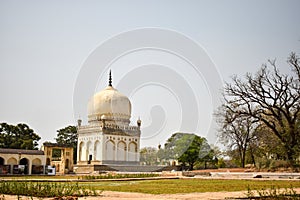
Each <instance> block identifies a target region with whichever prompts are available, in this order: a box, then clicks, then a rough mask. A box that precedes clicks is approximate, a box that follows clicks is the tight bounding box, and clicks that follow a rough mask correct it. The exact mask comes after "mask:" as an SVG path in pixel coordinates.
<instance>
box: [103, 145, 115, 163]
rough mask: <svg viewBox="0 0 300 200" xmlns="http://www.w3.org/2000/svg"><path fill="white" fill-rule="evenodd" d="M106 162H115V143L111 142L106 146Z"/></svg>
mask: <svg viewBox="0 0 300 200" xmlns="http://www.w3.org/2000/svg"><path fill="white" fill-rule="evenodd" d="M105 150H106V160H115V143H114V142H113V141H112V140H109V141H107V142H106V144H105Z"/></svg>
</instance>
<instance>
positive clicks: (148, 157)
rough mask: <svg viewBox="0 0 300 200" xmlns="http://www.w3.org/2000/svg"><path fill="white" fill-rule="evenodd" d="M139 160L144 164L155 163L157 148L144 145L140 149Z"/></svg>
mask: <svg viewBox="0 0 300 200" xmlns="http://www.w3.org/2000/svg"><path fill="white" fill-rule="evenodd" d="M140 162H142V163H145V164H146V165H156V164H157V149H156V148H154V147H144V148H142V149H141V150H140Z"/></svg>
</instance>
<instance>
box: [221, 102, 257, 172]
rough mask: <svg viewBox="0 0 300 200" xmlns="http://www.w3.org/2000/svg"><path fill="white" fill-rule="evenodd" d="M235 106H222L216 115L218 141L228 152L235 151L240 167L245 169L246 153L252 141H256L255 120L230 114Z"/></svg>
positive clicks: (234, 113)
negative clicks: (218, 126) (225, 146)
mask: <svg viewBox="0 0 300 200" xmlns="http://www.w3.org/2000/svg"><path fill="white" fill-rule="evenodd" d="M237 106H238V105H237V104H235V103H233V104H231V105H228V104H223V105H222V106H221V107H220V108H219V110H218V112H217V113H216V115H217V119H218V123H219V124H220V131H219V138H220V141H221V142H222V143H223V144H224V145H227V147H228V148H229V150H230V151H231V150H235V149H236V150H237V151H238V157H239V159H240V163H241V167H245V161H246V152H247V150H248V148H249V147H250V144H251V143H252V141H254V140H255V139H256V129H257V127H258V122H257V120H255V119H253V118H252V117H248V116H241V115H240V114H239V113H236V112H232V110H235V109H237Z"/></svg>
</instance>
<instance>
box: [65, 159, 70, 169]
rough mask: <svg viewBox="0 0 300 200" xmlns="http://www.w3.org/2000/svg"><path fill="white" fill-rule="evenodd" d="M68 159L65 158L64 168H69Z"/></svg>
mask: <svg viewBox="0 0 300 200" xmlns="http://www.w3.org/2000/svg"><path fill="white" fill-rule="evenodd" d="M69 162H70V161H69V159H66V164H65V169H69Z"/></svg>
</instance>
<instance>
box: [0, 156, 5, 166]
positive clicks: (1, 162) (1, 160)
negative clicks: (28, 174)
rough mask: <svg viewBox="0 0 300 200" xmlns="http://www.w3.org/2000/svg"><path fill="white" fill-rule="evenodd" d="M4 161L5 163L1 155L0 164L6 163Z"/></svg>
mask: <svg viewBox="0 0 300 200" xmlns="http://www.w3.org/2000/svg"><path fill="white" fill-rule="evenodd" d="M4 163H5V160H4V158H2V157H0V165H4Z"/></svg>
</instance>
